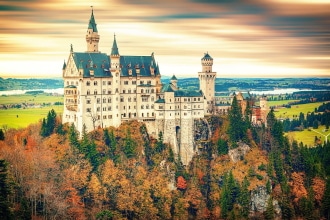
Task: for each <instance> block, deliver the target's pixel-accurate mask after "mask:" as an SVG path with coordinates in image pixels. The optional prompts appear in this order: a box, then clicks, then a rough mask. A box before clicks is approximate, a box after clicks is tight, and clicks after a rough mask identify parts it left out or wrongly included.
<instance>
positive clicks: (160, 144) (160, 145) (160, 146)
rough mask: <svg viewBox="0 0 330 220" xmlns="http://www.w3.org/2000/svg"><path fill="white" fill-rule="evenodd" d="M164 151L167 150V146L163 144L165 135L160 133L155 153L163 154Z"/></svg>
mask: <svg viewBox="0 0 330 220" xmlns="http://www.w3.org/2000/svg"><path fill="white" fill-rule="evenodd" d="M164 149H165V144H164V143H163V133H162V132H159V134H158V140H157V143H156V148H155V151H156V152H157V153H161V152H163V150H164Z"/></svg>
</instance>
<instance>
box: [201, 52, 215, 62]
mask: <svg viewBox="0 0 330 220" xmlns="http://www.w3.org/2000/svg"><path fill="white" fill-rule="evenodd" d="M204 59H211V60H213V58H212V57H211V56H210V54H209V53H208V52H206V53H205V54H204V56H203V58H202V60H204Z"/></svg>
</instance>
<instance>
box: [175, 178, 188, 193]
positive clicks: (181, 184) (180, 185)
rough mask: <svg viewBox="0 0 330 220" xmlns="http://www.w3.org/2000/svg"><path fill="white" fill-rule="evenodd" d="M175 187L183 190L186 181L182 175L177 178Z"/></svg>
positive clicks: (185, 186)
mask: <svg viewBox="0 0 330 220" xmlns="http://www.w3.org/2000/svg"><path fill="white" fill-rule="evenodd" d="M176 187H177V188H178V189H179V190H185V189H186V188H187V181H186V180H185V179H184V178H183V177H182V176H179V177H178V179H177V183H176Z"/></svg>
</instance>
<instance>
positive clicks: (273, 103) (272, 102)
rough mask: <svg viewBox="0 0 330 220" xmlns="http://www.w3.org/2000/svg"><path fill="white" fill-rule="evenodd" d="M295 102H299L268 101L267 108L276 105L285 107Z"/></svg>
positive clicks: (290, 100)
mask: <svg viewBox="0 0 330 220" xmlns="http://www.w3.org/2000/svg"><path fill="white" fill-rule="evenodd" d="M295 101H299V100H292V99H289V100H280V101H268V106H270V107H271V106H278V105H286V104H288V103H289V102H295Z"/></svg>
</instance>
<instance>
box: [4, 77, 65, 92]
mask: <svg viewBox="0 0 330 220" xmlns="http://www.w3.org/2000/svg"><path fill="white" fill-rule="evenodd" d="M62 87H63V79H61V78H56V79H49V78H48V79H16V78H8V79H4V78H1V77H0V91H6V90H26V89H29V90H31V89H57V88H62Z"/></svg>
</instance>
